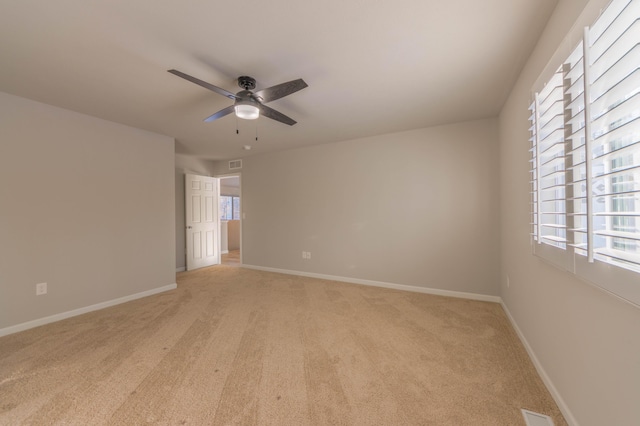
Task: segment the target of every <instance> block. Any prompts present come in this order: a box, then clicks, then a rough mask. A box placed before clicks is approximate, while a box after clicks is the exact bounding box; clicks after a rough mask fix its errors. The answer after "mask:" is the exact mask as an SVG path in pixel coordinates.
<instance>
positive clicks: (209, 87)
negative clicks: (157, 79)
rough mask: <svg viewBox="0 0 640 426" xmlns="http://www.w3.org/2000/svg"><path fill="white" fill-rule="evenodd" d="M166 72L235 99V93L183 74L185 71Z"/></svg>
mask: <svg viewBox="0 0 640 426" xmlns="http://www.w3.org/2000/svg"><path fill="white" fill-rule="evenodd" d="M168 72H170V73H171V74H173V75H177V76H178V77H182V78H184V79H185V80H189V81H190V82H192V83H195V84H197V85H198V86H202V87H204V88H205V89H209V90H211V91H212V92H216V93H219V94H221V95H222V96H226V97H227V98H229V99H233V100H234V101H235V100H236V95H234V94H233V93H231V92H229V91H227V90H224V89H221V88H219V87H218V86H214V85H213V84H210V83H207V82H206V81H202V80H200V79H197V78H195V77H191V76H190V75H189V74H185V73H183V72H180V71H178V70H168Z"/></svg>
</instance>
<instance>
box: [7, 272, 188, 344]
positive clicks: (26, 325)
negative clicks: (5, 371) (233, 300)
mask: <svg viewBox="0 0 640 426" xmlns="http://www.w3.org/2000/svg"><path fill="white" fill-rule="evenodd" d="M176 288H178V285H177V284H176V283H173V284H169V285H165V286H164V287H158V288H154V289H152V290H147V291H143V292H140V293H136V294H131V295H129V296H124V297H119V298H117V299H113V300H108V301H106V302H102V303H96V304H95V305H90V306H85V307H84V308H78V309H74V310H72V311H67V312H62V313H59V314H55V315H51V316H48V317H44V318H39V319H37V320H33V321H27V322H23V323H22V324H17V325H12V326H10V327H5V328H2V329H0V337H2V336H6V335H9V334H13V333H17V332H19V331H24V330H28V329H30V328H34V327H39V326H41V325H45V324H50V323H52V322H56V321H60V320H63V319H67V318H71V317H75V316H77V315H82V314H86V313H87V312H92V311H97V310H99V309H104V308H108V307H110V306H115V305H119V304H121V303H125V302H130V301H132V300H135V299H140V298H142V297H147V296H152V295H154V294H158V293H162V292H165V291H169V290H174V289H176Z"/></svg>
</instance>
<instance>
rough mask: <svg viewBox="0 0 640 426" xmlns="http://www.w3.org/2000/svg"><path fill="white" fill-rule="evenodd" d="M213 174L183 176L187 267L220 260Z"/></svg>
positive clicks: (217, 262)
mask: <svg viewBox="0 0 640 426" xmlns="http://www.w3.org/2000/svg"><path fill="white" fill-rule="evenodd" d="M219 188H220V184H219V180H218V179H216V178H212V177H208V176H198V175H189V174H188V175H186V176H185V206H186V227H187V271H190V270H192V269H197V268H202V267H204V266H211V265H217V264H219V263H220V238H219V236H220V220H219V219H218V204H219V201H218V192H219Z"/></svg>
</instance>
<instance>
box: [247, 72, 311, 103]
mask: <svg viewBox="0 0 640 426" xmlns="http://www.w3.org/2000/svg"><path fill="white" fill-rule="evenodd" d="M307 86H308V84H307V83H305V82H304V80H303V79H301V78H299V79H297V80H291V81H288V82H286V83H282V84H278V85H275V86H271V87H268V88H266V89H262V90H258V91H257V92H255V93H254V96H257V97H259V98H260V102H271V101H275V100H276V99H280V98H284V97H285V96H287V95H290V94H292V93H295V92H297V91H298V90H302V89H304V88H305V87H307Z"/></svg>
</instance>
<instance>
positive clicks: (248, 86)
mask: <svg viewBox="0 0 640 426" xmlns="http://www.w3.org/2000/svg"><path fill="white" fill-rule="evenodd" d="M238 86H240V87H242V88H243V89H244V90H253V89H255V88H256V79H255V78H253V77H249V76H247V75H242V76H240V77H238Z"/></svg>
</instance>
